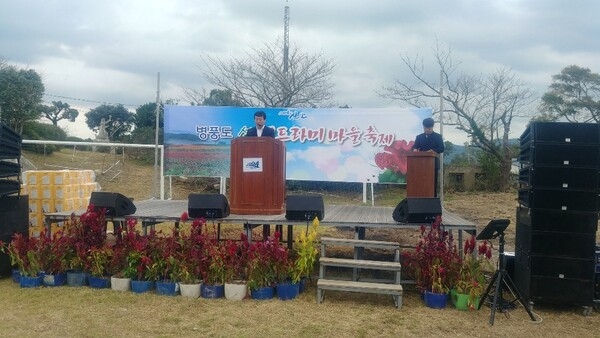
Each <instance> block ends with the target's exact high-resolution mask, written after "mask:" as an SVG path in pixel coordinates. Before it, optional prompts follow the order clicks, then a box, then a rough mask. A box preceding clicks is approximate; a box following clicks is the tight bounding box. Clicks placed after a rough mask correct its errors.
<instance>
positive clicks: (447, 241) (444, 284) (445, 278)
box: [402, 217, 461, 307]
mask: <svg viewBox="0 0 600 338" xmlns="http://www.w3.org/2000/svg"><path fill="white" fill-rule="evenodd" d="M402 264H403V267H405V268H406V273H407V275H409V276H412V277H413V278H414V279H415V286H416V287H417V289H418V290H419V291H420V292H422V293H423V297H424V299H425V302H426V305H428V306H431V307H445V305H446V301H447V299H448V290H449V288H450V287H451V286H453V285H454V283H455V281H456V280H457V279H458V274H459V271H460V264H461V261H460V255H459V253H458V249H457V248H456V245H455V243H454V238H453V237H452V235H450V233H449V232H448V231H446V230H444V229H443V227H442V219H441V217H437V218H436V220H435V221H434V222H433V223H432V224H430V225H429V226H425V225H422V226H421V234H420V238H419V242H418V243H417V246H416V247H415V249H414V250H412V251H404V252H403V253H402ZM434 298H435V299H439V301H438V302H434V301H431V302H430V301H429V300H433V299H434ZM434 303H435V304H434Z"/></svg>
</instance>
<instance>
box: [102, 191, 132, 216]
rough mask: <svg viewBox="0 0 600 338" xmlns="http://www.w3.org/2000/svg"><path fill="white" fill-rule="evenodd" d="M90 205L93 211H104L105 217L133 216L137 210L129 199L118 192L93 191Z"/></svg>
mask: <svg viewBox="0 0 600 338" xmlns="http://www.w3.org/2000/svg"><path fill="white" fill-rule="evenodd" d="M90 204H91V205H93V206H94V209H95V210H100V209H106V216H111V217H115V216H125V215H131V214H135V211H136V210H137V208H136V207H135V205H133V203H132V202H131V200H129V198H127V197H125V196H123V195H121V194H119V193H118V192H100V191H93V192H92V196H91V197H90Z"/></svg>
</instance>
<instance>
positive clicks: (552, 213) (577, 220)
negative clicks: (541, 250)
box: [517, 207, 598, 234]
mask: <svg viewBox="0 0 600 338" xmlns="http://www.w3.org/2000/svg"><path fill="white" fill-rule="evenodd" d="M517 224H519V225H524V226H528V227H530V228H531V230H533V231H536V230H537V231H556V232H575V233H584V234H595V233H596V231H597V230H598V213H596V212H577V211H562V210H547V209H530V208H525V207H518V208H517Z"/></svg>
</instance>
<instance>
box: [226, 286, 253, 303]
mask: <svg viewBox="0 0 600 338" xmlns="http://www.w3.org/2000/svg"><path fill="white" fill-rule="evenodd" d="M224 288H225V298H226V299H228V300H242V299H244V298H246V294H248V286H247V285H246V283H241V282H240V283H225V287H224Z"/></svg>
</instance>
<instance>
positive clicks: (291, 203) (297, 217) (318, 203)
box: [285, 195, 325, 221]
mask: <svg viewBox="0 0 600 338" xmlns="http://www.w3.org/2000/svg"><path fill="white" fill-rule="evenodd" d="M315 217H317V218H318V219H319V221H322V220H323V218H325V205H324V204H323V196H321V195H289V196H287V198H286V202H285V219H287V220H290V221H312V220H313V219H315Z"/></svg>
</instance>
